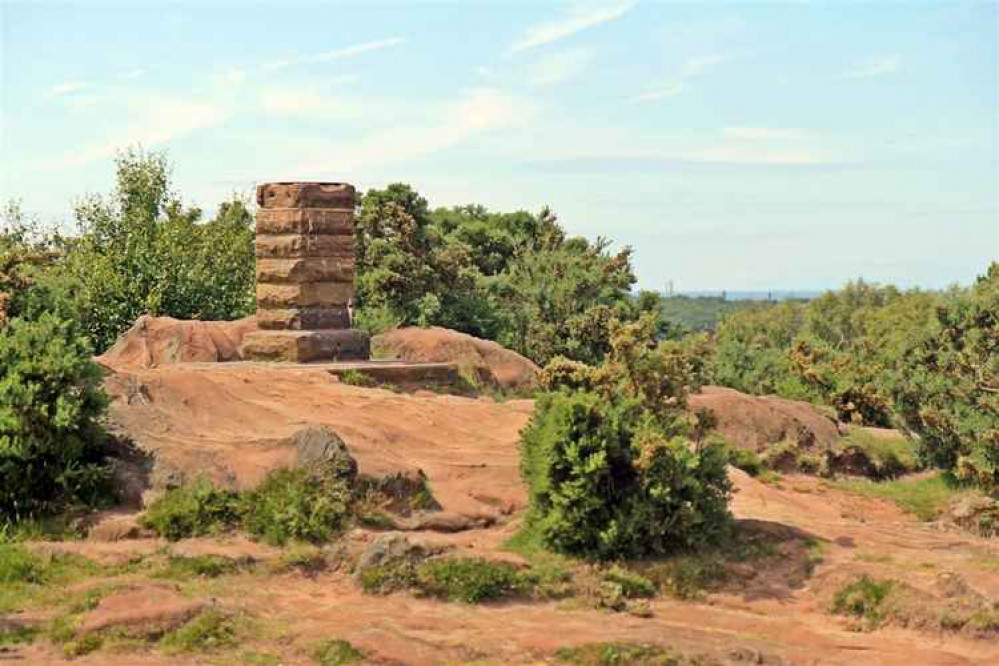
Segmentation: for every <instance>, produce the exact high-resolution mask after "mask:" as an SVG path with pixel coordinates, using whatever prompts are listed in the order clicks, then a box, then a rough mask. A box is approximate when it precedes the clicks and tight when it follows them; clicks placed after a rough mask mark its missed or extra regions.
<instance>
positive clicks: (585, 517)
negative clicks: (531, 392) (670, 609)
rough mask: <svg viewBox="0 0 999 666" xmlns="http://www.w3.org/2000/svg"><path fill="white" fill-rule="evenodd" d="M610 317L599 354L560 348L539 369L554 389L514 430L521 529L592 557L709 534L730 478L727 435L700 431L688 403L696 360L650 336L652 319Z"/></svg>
mask: <svg viewBox="0 0 999 666" xmlns="http://www.w3.org/2000/svg"><path fill="white" fill-rule="evenodd" d="M610 329H611V332H612V337H611V343H610V347H611V348H610V350H609V352H608V354H607V356H606V358H605V360H604V363H603V364H602V365H600V366H598V367H595V368H591V367H587V366H583V365H582V364H579V363H567V362H566V361H564V360H562V361H557V362H556V364H555V367H554V368H552V370H551V371H550V372H548V373H546V374H547V381H548V382H549V385H550V386H551V387H559V390H558V391H556V392H549V393H548V394H546V395H543V396H541V397H540V398H539V399H538V400H537V401H536V403H535V411H534V415H533V416H532V418H531V422H530V423H529V424H528V427H527V428H526V429H525V430H524V432H523V435H522V443H521V475H522V476H523V477H524V480H525V481H526V483H527V486H528V492H529V498H530V509H529V511H528V515H527V520H526V523H525V524H526V529H527V530H529V531H530V532H532V533H534V534H536V535H537V537H538V538H539V539H540V540H541V542H542V543H543V544H544V545H545V546H546V547H548V548H551V549H553V550H555V551H557V552H561V553H565V554H571V555H579V556H583V557H588V558H593V559H614V558H622V557H639V556H644V555H660V554H664V553H667V552H672V551H674V550H678V549H683V548H691V547H696V546H698V545H701V544H703V543H706V542H709V541H712V540H714V539H716V538H717V537H719V536H720V535H721V534H722V532H723V531H724V530H725V529H726V527H727V526H728V522H729V513H728V498H729V493H730V488H731V486H730V484H729V481H728V475H727V472H726V464H727V461H728V454H727V452H726V447H725V446H724V444H723V443H722V442H721V441H720V440H717V439H714V438H707V439H704V432H703V430H704V427H701V426H703V424H702V423H701V422H700V420H698V422H697V423H695V424H693V427H692V424H691V422H690V417H689V416H688V414H687V412H686V409H685V408H686V397H687V390H688V388H689V387H691V386H696V384H697V381H698V379H697V377H698V375H699V372H700V370H699V369H698V367H699V366H698V362H696V361H694V360H693V359H692V356H693V355H694V354H692V353H691V351H690V350H689V349H686V348H682V347H678V346H677V344H676V343H674V342H672V341H662V342H658V343H657V342H655V341H654V339H653V331H654V321H653V320H651V319H648V318H642V319H640V320H639V321H638V322H636V323H633V324H618V323H615V324H612V325H611V327H610ZM688 435H692V436H693V437H694V438H695V440H694V441H691V440H690V439H689V438H688ZM698 439H704V441H697V440H698Z"/></svg>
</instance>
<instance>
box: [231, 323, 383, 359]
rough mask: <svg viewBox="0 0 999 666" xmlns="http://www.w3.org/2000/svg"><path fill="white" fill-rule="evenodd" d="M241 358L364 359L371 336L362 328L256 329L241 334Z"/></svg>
mask: <svg viewBox="0 0 999 666" xmlns="http://www.w3.org/2000/svg"><path fill="white" fill-rule="evenodd" d="M242 350H243V358H244V359H246V360H248V361H283V362H286V363H312V362H314V361H364V360H367V359H369V358H371V340H370V339H369V337H368V334H367V333H365V332H364V331H359V330H357V329H354V328H350V329H321V330H317V331H256V332H253V333H247V334H246V335H245V336H244V337H243V347H242Z"/></svg>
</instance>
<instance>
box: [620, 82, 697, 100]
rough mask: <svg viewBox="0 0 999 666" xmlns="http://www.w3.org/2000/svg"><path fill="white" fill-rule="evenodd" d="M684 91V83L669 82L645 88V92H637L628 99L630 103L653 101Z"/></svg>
mask: <svg viewBox="0 0 999 666" xmlns="http://www.w3.org/2000/svg"><path fill="white" fill-rule="evenodd" d="M683 91H684V85H683V84H682V83H680V82H675V83H669V84H667V85H665V86H660V87H658V88H647V89H646V90H645V92H642V93H639V94H637V95H635V96H634V97H632V98H630V99H629V100H628V101H629V102H632V103H635V104H637V103H641V102H654V101H656V100H660V99H664V98H666V97H674V96H676V95H679V94H681V93H682V92H683Z"/></svg>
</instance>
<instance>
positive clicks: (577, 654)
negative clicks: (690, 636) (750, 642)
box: [555, 643, 707, 666]
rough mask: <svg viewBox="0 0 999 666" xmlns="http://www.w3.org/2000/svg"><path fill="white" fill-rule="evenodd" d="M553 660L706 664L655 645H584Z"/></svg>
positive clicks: (590, 665) (601, 665)
mask: <svg viewBox="0 0 999 666" xmlns="http://www.w3.org/2000/svg"><path fill="white" fill-rule="evenodd" d="M555 656H556V657H557V658H558V660H559V661H563V662H567V663H570V664H577V665H578V666H687V665H689V666H695V665H696V664H706V663H707V662H704V661H702V660H701V659H699V658H693V659H688V658H686V657H683V656H681V655H678V654H677V653H675V652H673V651H672V650H668V649H666V648H663V647H659V646H658V645H643V644H638V643H587V644H586V645H579V646H576V647H571V648H562V649H561V650H559V651H558V652H557V653H556V655H555Z"/></svg>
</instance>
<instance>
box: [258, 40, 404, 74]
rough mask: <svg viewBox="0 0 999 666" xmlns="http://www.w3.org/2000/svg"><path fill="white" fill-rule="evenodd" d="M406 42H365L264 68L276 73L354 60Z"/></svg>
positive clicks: (272, 64) (271, 64)
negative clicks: (298, 66) (347, 59)
mask: <svg viewBox="0 0 999 666" xmlns="http://www.w3.org/2000/svg"><path fill="white" fill-rule="evenodd" d="M405 41H406V40H405V39H403V38H402V37H392V38H390V39H381V40H378V41H373V42H365V43H363V44H354V45H352V46H345V47H343V48H340V49H334V50H332V51H324V52H323V53H316V54H314V55H307V56H300V57H298V58H289V59H287V60H276V61H274V62H269V63H265V64H264V66H263V68H264V69H265V70H268V71H274V70H278V69H284V68H285V67H292V66H294V65H310V64H313V63H317V62H330V61H333V60H342V59H344V58H352V57H354V56H358V55H361V54H362V53H368V52H369V51H378V50H380V49H385V48H389V47H391V46H398V45H399V44H402V43H404V42H405Z"/></svg>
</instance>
